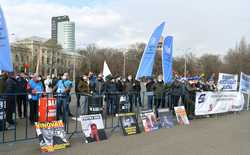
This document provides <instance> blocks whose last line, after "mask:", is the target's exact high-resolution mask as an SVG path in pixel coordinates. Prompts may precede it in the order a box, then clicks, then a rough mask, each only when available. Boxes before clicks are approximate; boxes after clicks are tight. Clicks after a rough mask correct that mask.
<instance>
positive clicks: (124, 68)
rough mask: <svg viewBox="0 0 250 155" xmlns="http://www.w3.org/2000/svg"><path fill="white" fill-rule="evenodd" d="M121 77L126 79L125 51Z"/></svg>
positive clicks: (124, 51)
mask: <svg viewBox="0 0 250 155" xmlns="http://www.w3.org/2000/svg"><path fill="white" fill-rule="evenodd" d="M123 77H124V79H125V78H126V49H124V50H123Z"/></svg>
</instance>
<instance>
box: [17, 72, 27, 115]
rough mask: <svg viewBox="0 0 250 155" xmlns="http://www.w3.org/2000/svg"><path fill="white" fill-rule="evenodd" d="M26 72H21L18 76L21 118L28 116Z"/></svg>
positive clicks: (18, 102) (18, 105)
mask: <svg viewBox="0 0 250 155" xmlns="http://www.w3.org/2000/svg"><path fill="white" fill-rule="evenodd" d="M24 76H25V75H24V74H23V73H21V74H20V76H19V77H18V78H17V82H18V83H17V86H18V93H20V94H19V95H18V96H17V110H18V116H19V118H24V117H26V116H27V94H26V93H27V89H26V87H27V83H28V82H27V81H26V79H25V78H24Z"/></svg>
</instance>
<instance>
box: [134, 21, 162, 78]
mask: <svg viewBox="0 0 250 155" xmlns="http://www.w3.org/2000/svg"><path fill="white" fill-rule="evenodd" d="M164 26H165V22H163V23H161V25H159V26H158V27H157V28H156V29H155V30H154V32H153V34H152V35H151V37H150V39H149V42H148V45H147V47H146V48H145V50H144V52H143V55H142V58H141V62H140V65H139V68H138V71H137V74H136V78H135V79H137V80H138V79H139V78H141V77H143V76H152V71H153V66H154V61H155V54H156V49H157V45H158V43H159V41H160V38H161V34H162V31H163V29H164Z"/></svg>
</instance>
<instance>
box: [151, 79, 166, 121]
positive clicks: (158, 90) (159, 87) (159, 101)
mask: <svg viewBox="0 0 250 155" xmlns="http://www.w3.org/2000/svg"><path fill="white" fill-rule="evenodd" d="M154 95H155V111H156V115H157V117H158V112H157V111H158V108H160V107H161V108H164V107H165V85H164V82H163V77H162V75H159V76H158V77H157V82H156V83H155V85H154Z"/></svg>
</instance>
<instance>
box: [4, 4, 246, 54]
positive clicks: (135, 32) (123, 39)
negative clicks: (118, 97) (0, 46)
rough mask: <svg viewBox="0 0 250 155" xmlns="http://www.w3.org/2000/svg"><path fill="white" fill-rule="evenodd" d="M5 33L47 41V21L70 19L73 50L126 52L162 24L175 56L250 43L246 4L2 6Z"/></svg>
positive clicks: (223, 49)
mask: <svg viewBox="0 0 250 155" xmlns="http://www.w3.org/2000/svg"><path fill="white" fill-rule="evenodd" d="M0 4H1V6H2V9H3V11H4V13H5V18H6V22H7V26H8V30H9V33H10V34H11V33H14V34H15V35H16V38H18V39H20V38H24V37H30V36H40V37H45V38H49V37H50V32H51V30H50V28H51V17H52V16H58V15H69V17H70V20H71V21H74V22H75V23H76V44H77V46H78V47H79V46H85V45H86V44H89V43H96V44H97V45H98V46H102V47H125V46H126V45H128V44H131V43H135V42H145V43H146V42H147V41H148V39H149V37H150V35H151V33H152V31H153V30H154V28H155V27H156V26H157V25H159V24H160V23H161V22H162V21H166V23H167V26H166V28H165V31H164V33H163V35H164V36H166V35H172V36H173V37H174V49H175V55H182V54H183V53H184V51H185V49H188V48H191V50H189V52H194V53H195V54H198V52H202V53H215V54H221V55H223V54H225V52H226V51H227V50H228V49H229V48H231V47H234V46H235V44H236V42H237V41H239V40H240V39H241V37H243V36H244V37H245V38H246V39H247V40H248V41H250V1H249V0H206V1H205V0H0Z"/></svg>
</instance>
